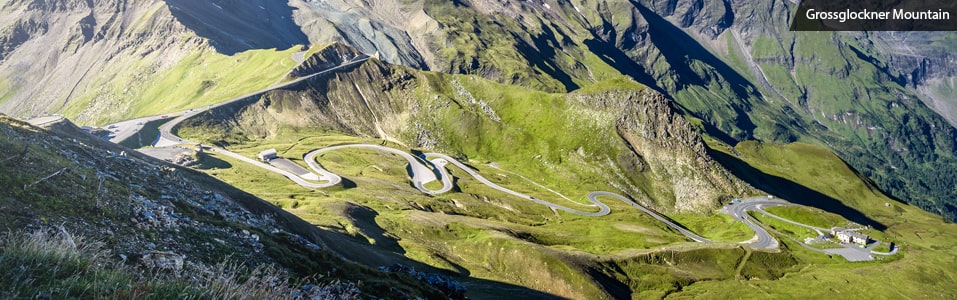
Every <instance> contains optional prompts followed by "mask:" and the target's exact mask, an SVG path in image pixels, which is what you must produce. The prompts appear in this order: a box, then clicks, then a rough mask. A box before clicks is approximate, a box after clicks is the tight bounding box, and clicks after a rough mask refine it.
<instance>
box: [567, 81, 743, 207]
mask: <svg viewBox="0 0 957 300" xmlns="http://www.w3.org/2000/svg"><path fill="white" fill-rule="evenodd" d="M577 100H578V101H583V102H585V103H587V104H588V105H595V106H597V107H601V108H602V109H606V110H608V111H614V112H618V113H619V114H620V117H618V119H617V121H616V126H615V127H616V129H617V132H618V134H619V135H620V136H621V138H622V139H623V140H624V141H625V142H626V143H627V144H628V147H629V149H631V150H632V151H633V152H634V155H635V156H636V157H637V160H635V162H636V163H634V164H633V168H634V170H636V171H637V172H638V173H644V174H645V176H648V177H649V178H651V179H652V180H651V182H654V183H656V184H655V188H654V189H652V190H651V191H646V192H651V193H654V194H656V196H657V197H655V198H659V199H662V198H663V199H667V200H672V199H673V201H674V202H673V203H671V204H670V205H669V204H666V206H672V205H673V206H674V207H675V208H676V209H677V210H684V211H707V210H709V209H713V208H715V207H717V206H719V205H721V203H720V202H719V201H718V200H729V199H728V198H729V197H731V196H734V195H748V194H754V193H756V192H758V191H756V190H755V189H754V188H752V187H751V186H750V185H748V184H747V183H745V182H743V181H741V180H740V179H738V178H737V177H735V176H734V175H732V174H731V173H730V172H728V171H727V170H726V169H725V168H724V167H722V166H721V165H720V164H718V163H717V162H715V161H714V160H713V159H712V158H711V157H709V156H708V154H707V153H708V151H707V146H706V145H705V143H704V141H703V140H702V139H701V137H700V132H698V131H696V130H695V129H694V128H692V126H691V125H690V124H689V123H688V121H687V120H686V119H685V118H684V117H682V116H681V115H680V114H679V113H678V112H677V111H676V110H675V109H674V107H673V103H672V102H671V100H668V99H666V98H665V97H664V96H663V95H661V94H658V93H656V92H653V91H650V90H644V91H615V92H609V93H605V94H600V95H596V96H579V97H577ZM626 162H627V160H624V161H620V163H626ZM665 195H667V196H665Z"/></svg>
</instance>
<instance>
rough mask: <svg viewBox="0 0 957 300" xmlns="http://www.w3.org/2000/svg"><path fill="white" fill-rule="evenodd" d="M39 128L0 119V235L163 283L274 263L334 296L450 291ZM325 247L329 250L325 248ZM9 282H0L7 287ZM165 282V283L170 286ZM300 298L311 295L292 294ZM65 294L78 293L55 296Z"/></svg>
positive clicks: (179, 172)
mask: <svg viewBox="0 0 957 300" xmlns="http://www.w3.org/2000/svg"><path fill="white" fill-rule="evenodd" d="M49 130H52V131H48V130H47V129H41V128H37V127H33V126H30V125H28V124H26V123H23V122H20V121H17V120H14V119H11V118H9V117H6V116H2V115H0V149H3V150H2V153H5V154H6V155H5V156H4V157H3V158H0V182H2V183H3V186H4V189H3V190H2V191H0V216H2V218H0V220H2V221H0V226H2V228H4V230H7V231H10V232H15V231H20V232H23V233H34V232H52V233H53V236H61V237H62V236H64V235H66V237H67V238H71V236H76V238H77V239H78V240H79V239H83V240H84V241H87V242H89V243H91V244H101V245H102V246H101V247H102V248H96V247H92V248H95V249H101V250H102V251H105V252H104V253H97V254H96V255H97V257H99V258H98V259H101V260H100V263H109V264H114V263H115V264H119V265H121V266H124V267H121V268H125V269H129V270H131V272H133V273H136V274H139V273H142V274H153V273H150V272H157V273H156V274H159V275H157V276H172V278H174V279H176V280H182V281H183V282H184V283H186V284H187V285H186V287H189V282H190V280H194V281H196V280H198V281H197V282H199V281H202V280H204V279H203V277H202V276H206V275H204V274H207V273H209V274H215V271H216V270H217V269H216V268H217V266H219V265H220V264H222V263H228V264H231V265H230V266H235V268H242V269H245V270H246V271H247V272H248V271H249V270H252V269H253V268H256V267H267V266H273V267H274V268H275V269H276V270H279V273H277V274H285V275H283V276H286V277H287V278H286V279H288V282H291V283H296V282H302V283H301V284H307V283H312V284H322V285H323V286H325V285H326V284H331V285H328V286H327V287H328V289H326V290H325V291H326V292H328V291H331V290H333V289H341V291H342V292H343V293H345V294H343V295H349V294H359V295H365V296H370V295H378V296H384V297H395V298H406V297H415V296H424V297H436V296H439V295H444V296H451V297H456V296H455V295H456V293H459V294H460V293H461V291H458V292H456V291H455V290H454V289H451V290H450V289H448V288H449V287H450V286H445V288H446V290H445V291H444V292H443V291H441V290H440V288H437V287H432V286H431V285H430V284H429V283H426V282H422V281H419V280H418V279H415V277H414V276H407V274H404V273H403V274H389V272H383V271H379V270H376V269H374V268H375V267H376V266H378V265H387V266H388V265H391V264H393V263H401V262H404V261H403V260H394V259H392V260H390V259H384V258H383V257H381V256H378V255H370V254H368V253H369V252H368V250H362V249H361V247H360V248H356V247H354V246H353V248H350V249H349V250H348V251H349V252H348V253H349V255H346V254H343V253H345V252H344V251H345V249H346V248H348V247H350V246H348V245H349V244H351V242H349V241H348V238H345V237H340V236H337V235H336V234H333V233H330V232H324V231H322V230H318V229H316V228H315V227H313V226H310V225H309V224H308V223H305V222H304V221H302V220H301V219H299V218H297V217H295V216H292V215H290V214H289V213H286V212H285V211H283V210H281V209H279V208H276V207H274V206H273V205H271V204H268V203H265V202H263V201H262V200H261V199H258V198H256V197H253V196H251V195H249V194H246V193H244V192H241V191H239V190H236V189H235V188H233V187H230V186H228V185H226V184H223V183H221V182H219V181H218V180H215V179H212V178H210V177H208V176H205V175H202V174H199V173H196V172H195V171H191V170H188V169H182V168H178V167H175V166H173V165H169V164H166V163H162V162H160V161H157V160H154V159H152V158H149V157H146V156H144V155H142V154H139V153H137V152H127V151H129V150H128V149H125V148H121V147H118V146H115V145H112V144H109V143H106V142H104V141H102V140H99V139H98V138H94V137H93V136H90V135H87V134H86V133H85V132H83V131H81V130H79V128H76V127H75V126H73V125H72V124H70V123H69V122H60V123H56V124H53V125H52V128H50V129H49ZM8 234H9V232H8ZM38 234H39V233H38ZM332 242H335V243H336V244H337V245H336V248H337V250H336V249H332V248H330V247H329V244H330V243H332ZM5 243H6V242H5ZM54 244H55V243H54ZM12 247H14V245H6V246H0V251H13V250H11V249H13V248H12ZM37 251H40V252H43V251H55V249H43V248H41V249H38V250H37ZM11 253H12V252H3V253H2V255H12V254H11ZM350 257H351V258H350ZM355 257H363V258H364V259H363V260H362V262H363V263H364V264H365V265H361V264H358V263H356V262H355V261H354V260H352V258H355ZM377 261H378V262H377ZM406 264H407V265H408V263H406ZM413 266H417V265H415V264H413ZM227 268H234V267H227ZM406 271H407V270H406ZM406 271H401V272H405V273H407V272H406ZM210 272H213V273H210ZM240 273H242V272H240ZM164 274H165V275H164ZM316 274H323V275H322V276H321V277H316ZM222 275H227V274H222ZM413 275H414V274H413ZM239 276H245V275H242V274H240V275H239ZM436 278H442V277H438V276H437V277H436ZM9 279H10V278H9V277H3V278H2V280H0V281H2V284H10V282H9V281H8V280H9ZM89 280H95V279H89ZM336 281H339V283H341V284H342V285H341V286H337V283H335V282H336ZM139 282H141V283H143V284H145V283H146V282H147V281H139ZM360 282H361V284H360ZM433 283H434V282H433ZM49 284H51V286H52V287H64V286H66V285H67V283H66V282H65V281H53V282H50V283H49ZM86 284H89V285H95V284H98V283H94V282H92V281H91V282H87V283H86ZM157 284H159V285H160V287H162V286H163V285H164V284H161V283H157ZM168 284H170V286H167V287H166V288H171V287H173V286H175V284H173V283H168ZM194 284H198V283H195V282H194ZM356 284H359V285H358V286H357V285H356ZM27 286H28V287H30V286H32V287H36V286H35V285H33V284H28V285H27ZM299 287H300V286H298V285H291V286H289V288H291V289H293V290H294V289H296V288H299ZM291 291H292V290H288V291H287V292H289V293H291ZM310 293H319V290H318V289H317V290H315V291H310V290H309V289H306V290H301V291H300V294H302V295H308V294H310ZM133 294H135V293H133ZM280 294H281V293H280ZM71 295H73V296H79V294H76V295H74V294H69V295H67V294H64V295H60V296H63V297H69V296H71ZM186 295H187V294H183V295H180V296H186ZM8 296H9V295H8ZM20 296H29V297H32V296H33V295H20ZM180 296H175V297H180ZM285 296H286V297H291V296H292V295H291V294H288V293H287V294H285ZM365 296H363V297H365Z"/></svg>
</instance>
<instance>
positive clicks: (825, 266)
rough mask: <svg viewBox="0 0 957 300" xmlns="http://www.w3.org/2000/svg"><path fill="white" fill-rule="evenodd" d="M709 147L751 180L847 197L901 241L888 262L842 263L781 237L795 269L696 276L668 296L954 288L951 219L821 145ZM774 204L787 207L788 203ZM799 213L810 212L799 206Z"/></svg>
mask: <svg viewBox="0 0 957 300" xmlns="http://www.w3.org/2000/svg"><path fill="white" fill-rule="evenodd" d="M714 147H715V148H716V151H719V152H722V153H726V154H728V156H727V157H726V159H729V160H732V159H733V160H735V162H733V163H734V164H741V165H739V166H738V167H735V168H733V169H734V170H735V172H736V173H737V174H739V175H740V176H744V177H748V176H750V175H755V176H756V177H752V178H754V179H755V180H760V179H759V177H757V175H758V174H760V175H761V176H765V177H772V176H773V177H777V178H783V179H784V180H787V181H791V182H794V183H797V184H801V185H802V186H804V187H806V188H807V189H808V190H809V191H814V192H817V193H820V195H823V196H825V197H826V198H819V199H813V200H816V201H832V200H833V201H838V202H840V203H841V204H844V205H846V206H845V207H844V209H850V210H854V211H858V212H860V213H862V214H863V215H865V216H866V217H867V218H868V219H870V220H872V222H875V224H880V226H884V227H886V229H885V230H884V234H885V235H884V236H883V237H884V238H886V239H889V240H891V241H894V242H895V243H897V244H898V245H900V246H902V247H903V249H902V250H901V252H902V253H903V255H900V254H899V255H898V256H896V257H892V258H890V259H889V260H890V261H889V262H880V261H878V262H875V263H862V264H841V263H835V262H834V261H828V260H827V259H826V258H825V259H824V260H821V259H820V255H819V254H814V253H805V252H804V251H806V250H801V249H800V247H799V246H797V245H793V244H792V243H791V242H788V241H785V247H788V248H790V249H792V251H794V253H795V255H796V256H797V257H798V258H800V259H801V260H802V262H804V263H806V264H807V265H806V266H805V267H803V268H802V269H801V271H800V272H794V273H791V274H788V275H787V276H784V277H782V278H780V279H778V280H770V281H768V280H761V281H753V280H751V281H723V282H701V283H695V284H693V285H691V286H688V287H686V288H684V289H683V290H682V291H681V292H679V293H675V294H672V295H669V298H674V299H689V298H701V297H707V298H764V297H769V296H770V297H776V298H820V297H825V298H826V297H832V296H833V295H835V294H838V293H839V294H859V293H866V294H870V295H875V297H878V298H900V297H904V298H909V297H930V298H938V299H940V298H952V297H954V296H955V294H954V291H957V286H955V285H954V282H955V281H954V279H955V277H957V274H954V273H953V271H952V270H954V269H955V261H954V256H953V254H952V253H950V251H948V250H946V249H949V248H950V247H953V246H955V245H957V226H955V225H954V224H951V223H949V222H946V221H944V220H942V219H941V217H940V216H936V215H933V214H930V213H927V212H925V211H922V210H920V209H919V208H917V207H914V206H911V205H907V204H903V203H900V202H897V201H895V200H892V199H890V198H888V197H887V196H884V195H883V194H882V193H881V192H880V191H879V190H877V189H875V188H874V187H873V184H872V183H870V182H868V181H866V180H864V179H862V178H861V177H860V176H859V175H858V174H857V173H856V172H854V171H853V170H851V169H850V168H848V167H847V165H846V164H845V163H843V162H842V161H841V160H840V159H838V158H837V157H836V156H834V155H833V154H830V153H829V152H827V151H826V150H824V149H822V148H820V147H816V146H811V145H806V144H790V145H771V144H756V143H749V144H744V145H741V146H739V147H735V148H733V150H732V149H731V148H728V147H726V146H717V145H715V146H714ZM731 153H736V154H731ZM748 173H750V175H749V174H748ZM768 184H771V182H768ZM759 187H760V186H759ZM799 196H800V195H793V197H794V198H791V200H792V201H794V200H797V197H799ZM817 203H818V204H820V205H822V206H830V207H837V206H835V205H828V204H827V203H822V202H817ZM885 204H887V205H885ZM776 212H780V213H782V215H788V214H789V213H787V212H786V210H777V211H776ZM791 215H792V217H793V218H798V219H801V218H802V217H799V216H795V215H794V214H791ZM798 215H804V216H808V214H807V213H804V212H802V213H798ZM813 215H818V213H814V214H813ZM824 215H827V213H824ZM815 218H816V216H815ZM828 219H831V218H830V217H828ZM832 221H833V220H832ZM825 222H831V221H825Z"/></svg>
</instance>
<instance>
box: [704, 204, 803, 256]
mask: <svg viewBox="0 0 957 300" xmlns="http://www.w3.org/2000/svg"><path fill="white" fill-rule="evenodd" d="M779 205H791V203H789V202H787V201H784V200H778V199H769V198H768V197H754V198H748V199H744V200H742V201H741V203H736V204H732V205H728V206H725V207H724V208H722V209H721V212H723V213H726V214H728V215H731V217H733V218H735V219H737V220H738V221H741V222H742V223H744V224H745V225H747V226H748V227H750V228H751V230H754V236H755V238H754V239H752V240H753V242H747V243H746V244H748V246H751V247H753V248H760V249H777V248H778V240H776V239H774V237H772V236H771V234H770V233H768V231H767V230H765V229H764V227H762V226H761V225H760V224H759V223H758V221H757V220H755V219H754V218H752V217H751V216H750V215H748V211H749V210H758V206H779Z"/></svg>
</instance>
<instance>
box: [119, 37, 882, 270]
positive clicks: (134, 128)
mask: <svg viewBox="0 0 957 300" xmlns="http://www.w3.org/2000/svg"><path fill="white" fill-rule="evenodd" d="M369 58H370V57H369V56H367V55H359V56H356V57H354V58H353V59H352V60H350V61H348V62H344V63H343V64H341V65H339V66H336V67H332V68H329V69H326V70H323V71H320V72H317V73H313V74H311V75H308V76H305V77H301V78H298V79H295V80H292V81H289V82H286V83H283V84H279V85H276V86H272V87H270V88H267V89H264V90H261V91H257V92H253V93H249V94H246V95H243V96H239V97H236V98H233V99H231V100H228V101H224V102H220V103H217V104H214V105H210V106H207V107H204V108H198V109H190V110H187V111H184V112H177V113H171V114H167V115H163V116H151V117H143V118H139V119H133V120H127V121H123V122H119V123H116V124H114V125H115V126H110V128H113V129H115V130H114V131H115V132H117V134H116V135H115V136H114V137H113V139H111V141H114V142H117V143H118V142H120V141H122V140H123V139H125V138H128V137H130V136H132V135H133V134H136V133H137V132H139V131H140V130H141V129H142V127H143V124H145V123H146V122H149V121H154V120H159V119H165V118H167V117H169V116H175V118H173V119H171V120H170V121H169V122H166V123H165V124H163V125H161V126H160V127H159V133H160V134H159V136H158V137H157V138H156V141H155V142H154V143H153V146H154V147H166V146H173V145H179V144H183V143H194V142H191V141H188V140H184V139H182V138H180V137H178V136H176V135H175V134H173V133H172V129H173V128H175V127H176V126H177V125H179V124H180V123H182V122H183V121H185V120H187V119H189V118H191V117H193V116H196V115H198V114H201V113H203V112H206V111H209V110H211V109H213V108H216V107H220V106H224V105H229V104H232V103H235V102H238V101H242V100H246V99H249V98H250V97H253V96H256V95H260V94H263V93H265V92H268V91H270V90H274V89H279V88H283V87H287V86H290V85H293V84H297V83H299V82H302V81H304V80H308V79H310V78H313V77H315V76H319V75H322V74H325V73H328V72H331V71H335V70H338V69H342V68H347V67H351V66H354V65H357V64H361V63H362V62H364V61H366V60H368V59H369ZM345 148H364V149H373V150H378V151H384V152H388V153H392V154H395V155H397V156H399V157H402V158H404V159H405V160H407V161H408V163H409V168H408V171H409V173H410V174H409V177H410V179H411V183H412V186H413V187H415V188H416V189H417V190H419V191H421V192H423V193H425V194H429V195H438V194H443V193H447V192H449V191H451V190H452V189H453V188H454V184H453V181H452V176H450V175H449V173H448V170H447V169H446V166H447V165H448V164H452V165H454V166H456V167H458V168H459V169H461V170H462V171H464V172H465V173H466V174H468V175H469V176H472V177H473V178H475V180H477V181H479V182H481V183H482V184H485V185H487V186H489V187H491V188H493V189H495V190H498V191H501V192H504V193H506V194H509V195H512V196H515V197H518V198H521V199H525V200H528V201H531V202H534V203H537V204H541V205H545V206H547V207H549V208H551V209H553V210H561V211H565V212H568V213H571V214H575V215H580V216H588V217H598V216H605V215H608V214H609V213H611V208H609V207H608V205H606V204H604V203H602V202H601V201H599V200H598V198H599V197H607V198H615V199H617V200H619V201H622V202H623V203H625V204H628V205H630V206H632V207H634V208H636V209H638V210H641V211H642V212H644V213H646V214H648V215H649V216H651V217H653V218H655V219H656V220H658V221H660V222H662V223H664V224H665V225H667V226H668V227H670V228H672V229H674V230H676V231H678V232H679V233H681V234H683V235H685V236H686V237H688V238H689V239H691V240H693V241H695V242H702V243H706V242H713V241H711V240H710V239H707V238H705V237H702V236H700V235H698V234H696V233H694V232H692V231H690V230H688V229H687V228H684V227H682V226H681V225H679V224H677V223H675V222H673V221H672V220H671V219H669V218H668V217H666V216H664V215H661V214H659V213H657V212H655V211H653V210H650V209H648V208H646V207H644V206H642V205H640V204H638V203H636V202H634V201H632V200H631V199H629V198H627V197H624V196H622V195H619V194H615V193H611V192H602V191H597V192H591V193H589V194H588V195H587V197H586V198H587V199H588V201H589V202H591V204H590V206H592V207H597V208H598V211H582V210H578V209H573V208H569V207H566V206H563V205H559V204H556V203H553V202H549V201H545V200H542V199H538V198H535V197H532V196H529V195H526V194H523V193H520V192H516V191H513V190H511V189H508V188H505V187H502V186H500V185H498V184H496V183H494V182H492V181H490V180H488V179H487V178H485V177H484V176H482V175H481V174H479V173H478V172H477V171H475V170H473V169H472V168H471V167H469V166H468V165H466V164H464V163H462V162H459V161H458V160H456V159H455V158H452V157H450V156H447V155H444V154H441V153H425V154H423V155H422V157H416V156H414V155H412V154H409V153H408V152H405V151H401V150H398V149H394V148H390V147H385V146H381V145H373V144H345V145H337V146H331V147H326V148H321V149H316V150H313V151H311V152H309V153H307V154H306V155H305V156H304V160H305V161H306V164H307V165H308V166H309V167H310V168H311V169H312V171H313V172H315V173H316V174H317V175H318V179H319V180H318V181H316V180H309V179H306V178H303V177H302V176H300V175H297V174H293V173H292V172H289V171H286V170H283V169H280V168H277V167H274V166H271V165H269V164H266V163H263V162H260V161H258V160H255V159H251V158H248V157H245V156H243V155H239V154H237V153H233V152H231V151H228V150H225V149H221V148H216V147H212V146H204V149H207V150H209V151H212V152H215V153H218V154H222V155H225V156H229V157H231V158H234V159H237V160H240V161H243V162H246V163H249V164H252V165H254V166H257V167H259V168H262V169H265V170H267V171H270V172H274V173H278V174H281V175H283V176H285V177H286V178H288V179H290V180H292V181H293V182H295V183H296V184H298V185H300V186H303V187H306V188H315V189H320V188H328V187H332V186H335V185H338V184H340V183H341V182H342V177H340V176H339V175H336V174H335V173H332V172H330V171H328V170H326V169H324V168H322V166H320V165H319V163H318V161H317V156H318V155H320V154H322V153H325V152H328V151H334V150H339V149H345ZM429 158H431V159H429ZM307 177H311V178H313V179H315V177H312V176H307ZM436 180H440V181H441V182H442V187H441V188H439V189H436V190H432V189H429V188H426V187H425V185H426V184H428V183H430V182H433V181H436ZM566 199H567V198H566ZM783 205H794V204H791V203H789V202H786V201H783V200H777V199H770V198H767V197H754V198H749V199H745V200H744V201H743V202H741V203H739V204H736V205H729V206H726V207H724V208H722V210H721V212H722V213H726V214H728V215H731V216H732V217H733V218H735V219H737V220H739V221H741V222H743V223H744V224H746V225H747V226H748V227H750V228H751V229H752V230H754V232H755V236H754V238H752V239H751V240H749V241H744V242H741V243H742V244H747V245H748V246H750V247H752V248H760V249H777V248H778V245H779V243H778V241H777V240H776V239H774V238H773V237H772V236H771V234H770V233H768V231H767V230H766V229H765V228H764V227H762V226H761V224H760V223H759V222H758V221H757V220H755V219H754V218H752V217H751V216H750V215H748V213H747V212H748V211H758V212H760V213H762V214H765V215H768V216H771V217H774V218H777V219H780V220H782V221H785V222H789V223H793V224H797V225H800V226H805V227H809V228H813V229H815V230H821V229H822V228H817V227H812V226H808V225H804V224H800V223H797V222H793V221H790V220H787V219H783V218H780V217H777V216H774V215H772V214H770V213H768V212H766V211H764V210H762V209H761V208H762V207H765V206H783ZM798 243H800V242H798ZM801 245H802V246H805V247H809V246H807V245H805V244H803V243H801ZM874 247H876V244H875V245H873V246H871V247H869V249H865V250H867V251H868V252H871V250H872V249H873V248H874ZM809 248H811V249H816V248H812V247H809ZM851 250H853V249H851ZM818 251H819V252H825V253H830V254H841V253H840V251H837V250H834V249H824V250H821V249H818ZM873 253H874V254H881V255H892V254H894V253H897V248H895V249H893V251H891V252H889V253H880V252H873ZM842 255H843V254H842Z"/></svg>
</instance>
